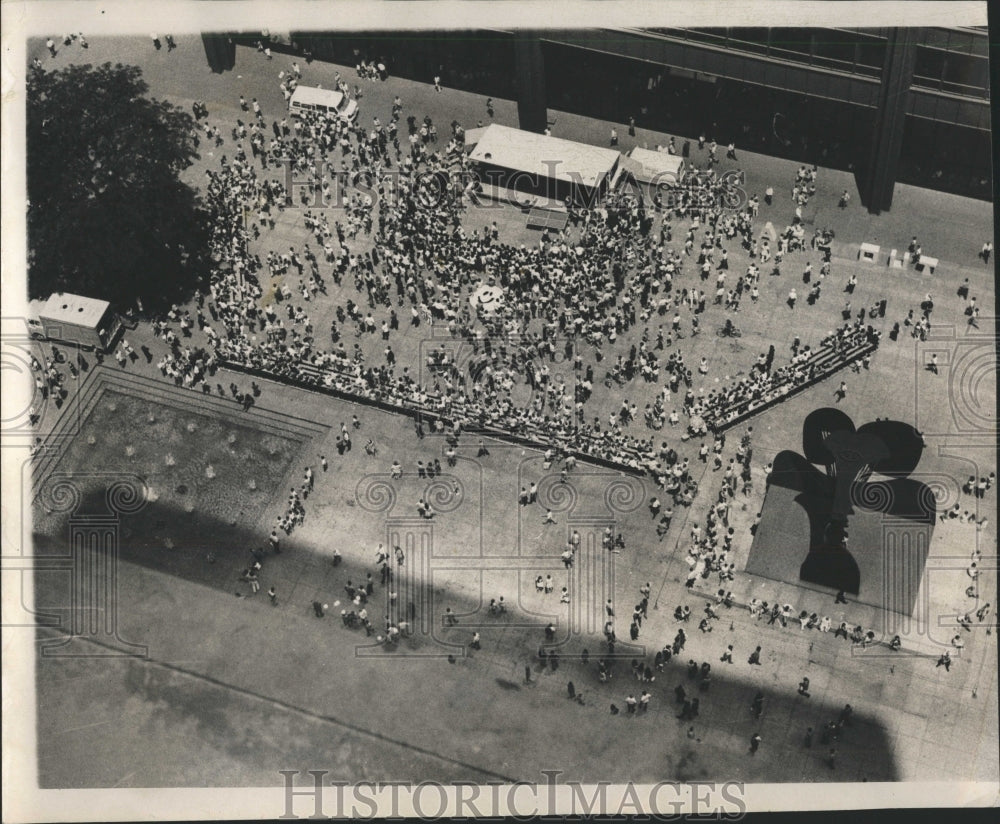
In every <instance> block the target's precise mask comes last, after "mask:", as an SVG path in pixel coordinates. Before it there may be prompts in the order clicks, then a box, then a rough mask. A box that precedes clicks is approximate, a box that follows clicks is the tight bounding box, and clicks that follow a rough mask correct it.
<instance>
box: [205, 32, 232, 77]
mask: <svg viewBox="0 0 1000 824" xmlns="http://www.w3.org/2000/svg"><path fill="white" fill-rule="evenodd" d="M201 42H202V45H203V46H204V47H205V57H207V58H208V66H209V68H210V69H211V70H212V71H213V72H215V73H216V74H222V72H225V71H229V70H231V69H232V68H233V67H234V66H235V65H236V43H235V42H233V39H232V38H231V37H230V36H229V35H228V34H202V36H201Z"/></svg>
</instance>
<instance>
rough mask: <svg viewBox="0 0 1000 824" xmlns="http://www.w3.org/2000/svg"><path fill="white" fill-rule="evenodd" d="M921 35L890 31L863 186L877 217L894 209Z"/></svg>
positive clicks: (915, 31) (864, 197)
mask: <svg viewBox="0 0 1000 824" xmlns="http://www.w3.org/2000/svg"><path fill="white" fill-rule="evenodd" d="M919 31H920V29H915V28H895V29H890V31H889V38H888V42H887V44H886V52H885V63H884V64H883V66H882V83H881V86H880V87H879V96H878V109H877V110H876V112H875V128H874V130H873V132H872V142H871V145H870V147H869V150H868V158H867V160H868V162H867V163H866V165H865V167H864V173H863V179H862V180H861V186H860V189H861V202H862V203H863V204H864V205H865V206H866V207H867V208H868V211H869V213H871V214H874V215H877V214H879V212H881V211H882V210H883V209H884V210H886V211H888V209H889V207H890V206H892V194H893V189H894V188H895V185H896V172H897V170H898V167H899V154H900V151H901V149H902V145H903V130H904V129H905V127H906V109H907V105H908V103H909V100H910V85H911V83H912V82H913V67H914V63H915V61H916V55H917V34H918V33H919Z"/></svg>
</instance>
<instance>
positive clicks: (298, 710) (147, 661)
mask: <svg viewBox="0 0 1000 824" xmlns="http://www.w3.org/2000/svg"><path fill="white" fill-rule="evenodd" d="M38 629H43V628H42V627H38ZM45 634H47V635H50V636H52V637H56V638H59V637H65V638H78V639H81V640H84V641H86V642H87V643H89V644H92V645H94V646H97V647H103V648H105V649H109V650H116V651H117V650H118V647H115V646H114V645H113V644H107V643H105V642H103V641H98V640H97V639H95V638H92V637H88V636H72V635H65V634H64V633H59V632H50V633H45ZM141 660H142V662H143V664H144V665H147V666H153V667H158V668H160V669H164V670H169V671H170V672H175V673H178V674H180V675H184V676H187V677H188V678H193V679H195V680H198V681H202V682H205V683H207V684H211V685H212V686H215V687H218V688H220V689H223V690H231V691H233V692H236V693H239V694H240V695H242V696H244V697H246V698H250V699H253V700H257V701H261V702H263V703H267V704H271V705H272V706H274V707H277V708H279V709H283V710H286V711H288V712H293V713H295V714H297V715H301V716H304V717H306V718H312V719H314V720H317V721H322V722H324V723H327V724H332V725H334V726H337V727H343V728H344V729H347V730H351V731H352V732H356V733H359V734H361V735H365V736H368V737H370V738H374V739H377V740H378V741H382V742H384V743H388V744H394V745H396V746H398V747H402V748H404V749H408V750H412V751H414V752H418V753H420V754H421V755H427V756H430V757H432V758H437V759H438V760H440V761H444V762H446V763H449V764H454V765H456V766H459V767H464V768H465V769H469V770H474V771H475V772H478V773H482V774H483V775H486V776H489V777H491V778H495V779H499V780H501V781H504V782H506V783H508V784H514V783H516V782H517V781H518V779H516V778H513V777H511V776H508V775H504V774H503V773H498V772H496V771H494V770H490V769H487V768H485V767H479V766H476V765H475V764H469V763H468V762H465V761H462V760H460V759H457V758H452V757H450V756H447V755H442V754H441V753H438V752H434V751H433V750H430V749H427V748H426V747H421V746H419V745H416V744H411V743H409V742H408V741H401V740H399V739H396V738H391V737H390V736H387V735H383V734H382V733H379V732H375V731H374V730H369V729H366V728H365V727H362V726H359V725H357V724H353V723H351V722H350V721H344V720H342V719H339V718H336V717H335V716H332V715H324V714H322V713H318V712H314V711H312V710H309V709H306V708H304V707H298V706H296V705H294V704H289V703H287V702H285V701H281V700H279V699H277V698H271V697H269V696H266V695H262V694H260V693H258V692H255V691H253V690H250V689H247V688H246V687H240V686H237V685H235V684H229V683H226V682H225V681H221V680H219V679H218V678H214V677H212V676H210V675H205V674H204V673H199V672H194V671H192V670H189V669H187V668H185V667H180V666H177V665H175V664H171V663H169V662H166V661H157V660H156V659H154V658H149V657H146V658H143V659H141Z"/></svg>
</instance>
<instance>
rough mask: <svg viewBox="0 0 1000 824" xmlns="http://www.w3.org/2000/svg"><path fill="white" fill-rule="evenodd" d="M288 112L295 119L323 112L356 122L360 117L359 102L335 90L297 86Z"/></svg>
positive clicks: (289, 103) (289, 102)
mask: <svg viewBox="0 0 1000 824" xmlns="http://www.w3.org/2000/svg"><path fill="white" fill-rule="evenodd" d="M288 111H289V112H291V114H292V116H293V117H301V116H302V114H303V113H305V112H322V113H323V114H336V115H338V116H339V117H340V118H342V119H343V120H354V119H355V118H356V117H357V116H358V101H357V100H351V99H350V98H348V97H346V96H345V95H343V94H341V93H340V92H338V91H334V90H333V89H319V88H316V87H315V86H296V87H295V91H294V92H292V98H291V100H289V101H288Z"/></svg>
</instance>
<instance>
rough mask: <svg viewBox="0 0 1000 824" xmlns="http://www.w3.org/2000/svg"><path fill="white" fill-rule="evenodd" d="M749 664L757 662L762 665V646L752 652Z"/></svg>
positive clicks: (748, 659) (748, 660)
mask: <svg viewBox="0 0 1000 824" xmlns="http://www.w3.org/2000/svg"><path fill="white" fill-rule="evenodd" d="M747 663H748V664H756V665H757V666H760V665H761V664H760V647H757V648H756V649H755V650H754V651H753V652H751V653H750V657H749V658H747Z"/></svg>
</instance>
